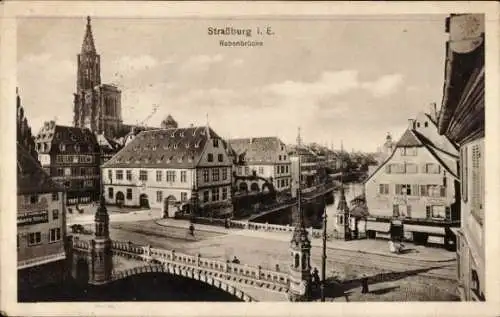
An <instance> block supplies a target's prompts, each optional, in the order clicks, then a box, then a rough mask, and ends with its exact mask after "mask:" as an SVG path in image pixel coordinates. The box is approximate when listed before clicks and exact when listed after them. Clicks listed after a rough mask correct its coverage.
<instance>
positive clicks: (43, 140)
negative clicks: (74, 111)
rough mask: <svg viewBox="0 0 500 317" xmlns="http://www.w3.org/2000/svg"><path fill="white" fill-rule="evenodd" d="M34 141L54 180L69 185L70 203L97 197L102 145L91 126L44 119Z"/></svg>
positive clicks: (45, 166)
mask: <svg viewBox="0 0 500 317" xmlns="http://www.w3.org/2000/svg"><path fill="white" fill-rule="evenodd" d="M35 144H36V150H37V152H38V159H39V161H40V163H41V165H42V167H43V169H44V170H45V171H46V172H47V173H48V174H49V175H50V177H51V178H52V180H53V181H55V182H56V183H58V184H59V185H61V186H63V187H65V188H66V190H67V193H66V203H67V204H68V205H73V204H79V203H89V202H91V201H96V200H97V199H98V197H99V192H100V174H99V172H100V171H99V164H100V156H101V153H100V152H101V149H100V146H99V144H98V142H97V140H96V136H95V135H94V134H93V133H92V132H91V131H90V130H89V129H85V128H74V127H66V126H61V125H57V124H56V123H55V122H54V121H50V122H45V123H44V125H43V127H42V128H41V129H40V132H39V133H38V135H37V136H36V137H35Z"/></svg>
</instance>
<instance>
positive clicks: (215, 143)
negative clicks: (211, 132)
mask: <svg viewBox="0 0 500 317" xmlns="http://www.w3.org/2000/svg"><path fill="white" fill-rule="evenodd" d="M213 142H214V147H219V139H214V140H213Z"/></svg>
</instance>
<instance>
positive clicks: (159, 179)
mask: <svg viewBox="0 0 500 317" xmlns="http://www.w3.org/2000/svg"><path fill="white" fill-rule="evenodd" d="M167 174H168V172H167ZM161 175H162V172H161V171H156V181H157V182H161Z"/></svg>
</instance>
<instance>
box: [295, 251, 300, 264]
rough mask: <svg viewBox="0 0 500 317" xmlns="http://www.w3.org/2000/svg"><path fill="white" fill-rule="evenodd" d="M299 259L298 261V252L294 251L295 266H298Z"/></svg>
mask: <svg viewBox="0 0 500 317" xmlns="http://www.w3.org/2000/svg"><path fill="white" fill-rule="evenodd" d="M299 261H300V255H299V254H298V253H295V263H294V266H295V267H299Z"/></svg>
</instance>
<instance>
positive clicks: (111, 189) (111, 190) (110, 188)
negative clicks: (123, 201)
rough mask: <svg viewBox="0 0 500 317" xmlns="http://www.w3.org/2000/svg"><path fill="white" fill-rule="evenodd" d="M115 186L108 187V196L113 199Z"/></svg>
mask: <svg viewBox="0 0 500 317" xmlns="http://www.w3.org/2000/svg"><path fill="white" fill-rule="evenodd" d="M113 194H114V193H113V187H109V188H108V196H109V199H113Z"/></svg>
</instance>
